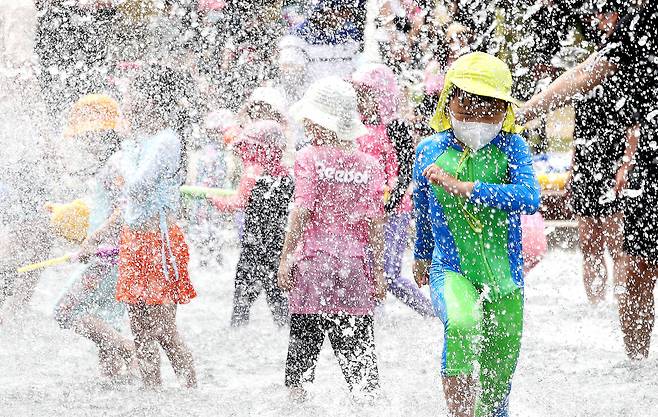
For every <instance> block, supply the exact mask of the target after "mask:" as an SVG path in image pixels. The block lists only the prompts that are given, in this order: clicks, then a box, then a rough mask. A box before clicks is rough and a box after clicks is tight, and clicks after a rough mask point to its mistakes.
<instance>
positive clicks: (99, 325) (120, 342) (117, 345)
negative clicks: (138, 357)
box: [73, 315, 135, 376]
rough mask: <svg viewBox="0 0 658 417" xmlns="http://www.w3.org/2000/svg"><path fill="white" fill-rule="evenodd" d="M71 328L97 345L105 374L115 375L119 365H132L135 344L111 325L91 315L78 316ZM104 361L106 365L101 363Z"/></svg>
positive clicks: (119, 367) (127, 366) (128, 366)
mask: <svg viewBox="0 0 658 417" xmlns="http://www.w3.org/2000/svg"><path fill="white" fill-rule="evenodd" d="M73 330H74V331H75V332H76V333H77V334H79V335H81V336H83V337H86V338H88V339H90V340H91V341H92V342H94V343H95V344H96V346H98V358H99V361H100V362H101V367H102V368H106V369H104V370H105V374H106V375H107V376H116V374H117V373H118V372H119V371H120V369H121V365H122V364H125V366H126V368H130V367H131V366H133V361H134V359H135V344H134V342H133V341H132V340H130V339H127V338H125V337H123V336H122V335H121V334H120V333H119V332H117V331H116V330H115V329H114V328H113V327H112V326H110V325H109V324H107V323H106V322H104V321H103V320H101V319H100V318H98V317H96V316H92V315H86V316H82V317H80V318H79V319H78V320H76V321H75V322H74V323H73ZM104 363H106V364H107V365H106V366H103V364H104Z"/></svg>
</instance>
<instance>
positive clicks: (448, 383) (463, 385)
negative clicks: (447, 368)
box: [443, 375, 475, 417]
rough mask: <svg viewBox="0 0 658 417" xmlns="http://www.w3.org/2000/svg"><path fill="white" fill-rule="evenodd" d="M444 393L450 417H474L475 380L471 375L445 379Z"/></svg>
mask: <svg viewBox="0 0 658 417" xmlns="http://www.w3.org/2000/svg"><path fill="white" fill-rule="evenodd" d="M443 393H444V395H445V397H446V403H447V404H448V412H449V416H450V417H473V412H474V409H475V380H474V379H473V377H472V376H471V375H461V376H450V377H444V378H443Z"/></svg>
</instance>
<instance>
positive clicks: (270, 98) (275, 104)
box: [249, 87, 286, 116]
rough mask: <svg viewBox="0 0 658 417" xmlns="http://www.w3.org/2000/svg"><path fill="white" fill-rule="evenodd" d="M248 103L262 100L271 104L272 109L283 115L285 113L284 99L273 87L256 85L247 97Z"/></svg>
mask: <svg viewBox="0 0 658 417" xmlns="http://www.w3.org/2000/svg"><path fill="white" fill-rule="evenodd" d="M249 102H250V103H255V102H262V103H266V104H269V105H270V106H272V109H273V110H274V111H276V112H277V113H279V114H281V115H282V116H284V115H285V114H286V99H285V98H284V97H283V94H282V93H281V92H280V91H279V90H277V89H276V88H274V87H258V88H256V89H255V90H254V91H253V93H251V96H250V97H249Z"/></svg>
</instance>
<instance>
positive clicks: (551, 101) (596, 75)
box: [517, 52, 617, 123]
mask: <svg viewBox="0 0 658 417" xmlns="http://www.w3.org/2000/svg"><path fill="white" fill-rule="evenodd" d="M616 70H617V66H616V65H615V64H614V63H613V62H612V61H610V60H609V59H607V58H606V57H605V56H602V55H600V54H599V53H598V52H595V53H593V54H592V55H590V57H589V58H588V59H587V60H585V62H582V63H581V64H579V65H577V66H576V67H574V68H571V69H570V70H568V71H567V72H565V73H564V74H562V75H561V76H560V77H558V78H557V79H556V80H555V81H553V82H552V83H551V84H550V85H549V86H548V88H547V89H546V90H544V91H542V92H540V93H537V94H535V95H534V96H533V97H532V98H531V99H530V100H528V101H527V102H526V103H525V104H524V105H523V107H521V108H520V109H519V111H518V112H517V117H518V119H519V121H520V122H521V123H523V122H527V121H530V120H533V119H536V118H537V117H539V116H541V115H542V114H544V113H546V112H548V111H550V110H551V109H555V108H559V107H562V106H565V105H567V104H570V103H571V102H572V101H573V100H574V98H576V97H577V96H578V95H579V94H583V93H585V92H588V91H590V90H591V89H593V88H594V87H596V86H597V85H600V84H601V83H602V82H603V81H604V80H605V79H606V78H607V77H609V76H611V75H612V74H614V73H615V71H616Z"/></svg>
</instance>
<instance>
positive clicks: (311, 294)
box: [289, 252, 375, 315]
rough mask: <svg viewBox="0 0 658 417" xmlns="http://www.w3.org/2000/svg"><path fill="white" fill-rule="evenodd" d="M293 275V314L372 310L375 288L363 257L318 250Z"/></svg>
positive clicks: (297, 266)
mask: <svg viewBox="0 0 658 417" xmlns="http://www.w3.org/2000/svg"><path fill="white" fill-rule="evenodd" d="M293 279H294V282H295V287H294V289H293V290H292V291H290V300H289V301H290V312H291V313H293V314H317V313H326V314H337V313H348V314H354V315H365V314H371V313H372V309H373V307H374V291H375V288H374V285H373V278H372V274H371V273H370V269H369V267H368V266H367V264H366V262H365V259H364V258H362V257H348V256H344V257H340V258H339V257H336V256H333V255H330V254H328V253H325V252H316V253H314V254H313V255H307V256H305V257H303V258H302V259H300V260H299V261H298V262H297V263H296V264H295V267H294V269H293Z"/></svg>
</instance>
